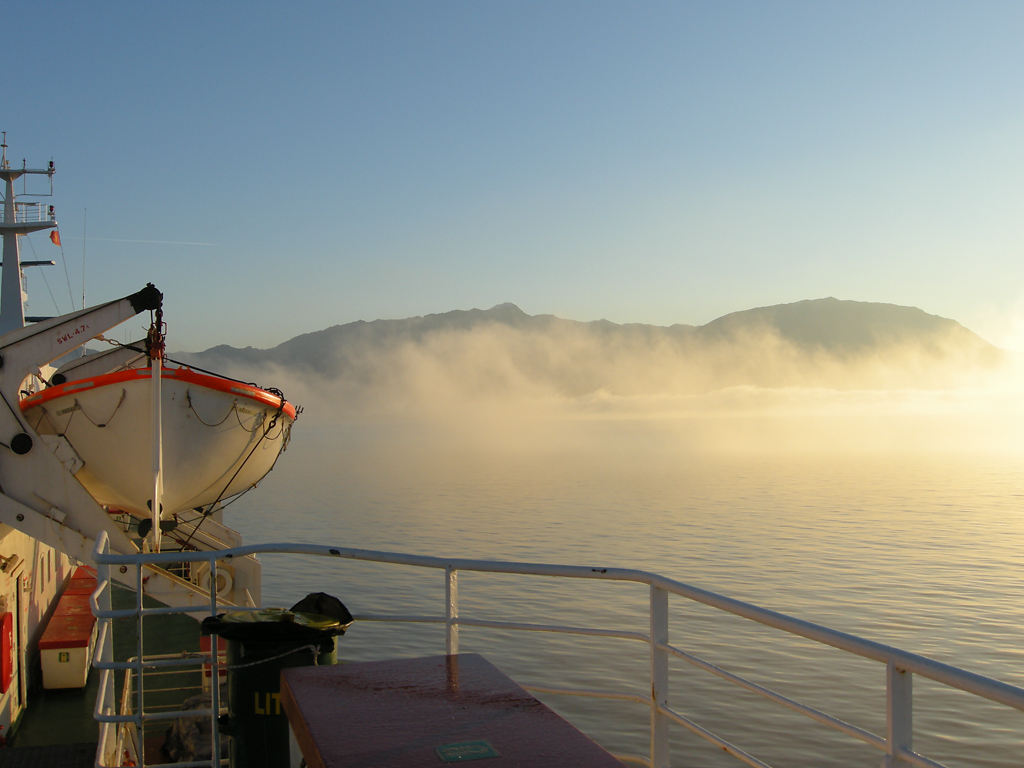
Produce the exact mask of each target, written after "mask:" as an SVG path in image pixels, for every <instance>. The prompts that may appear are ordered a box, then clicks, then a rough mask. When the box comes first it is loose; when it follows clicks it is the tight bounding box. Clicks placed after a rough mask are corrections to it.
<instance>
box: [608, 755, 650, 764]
mask: <svg viewBox="0 0 1024 768" xmlns="http://www.w3.org/2000/svg"><path fill="white" fill-rule="evenodd" d="M612 757H614V758H615V759H616V760H618V761H619V762H620V763H636V764H637V765H645V766H647V768H651V760H650V758H647V757H644V756H643V755H632V754H623V753H622V752H612Z"/></svg>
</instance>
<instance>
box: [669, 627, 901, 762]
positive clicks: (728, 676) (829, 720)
mask: <svg viewBox="0 0 1024 768" xmlns="http://www.w3.org/2000/svg"><path fill="white" fill-rule="evenodd" d="M658 647H660V648H662V649H664V650H666V651H668V652H669V653H671V654H672V655H673V656H676V657H677V658H680V659H682V660H683V661H686V662H689V663H690V664H692V665H693V666H695V667H697V668H698V669H702V670H704V671H705V672H709V673H711V674H713V675H716V676H717V677H720V678H722V679H723V680H727V681H729V682H730V683H733V684H734V685H738V686H739V687H741V688H745V689H746V690H748V691H750V692H751V693H756V694H758V695H759V696H763V697H764V698H766V699H768V700H770V701H773V702H775V703H776V704H781V705H782V706H784V707H788V708H790V709H792V710H794V711H795V712H799V713H800V714H802V715H805V716H806V717H809V718H810V719H811V720H815V721H817V722H819V723H821V724H822V725H827V726H829V727H831V728H834V729H835V730H837V731H841V732H843V733H845V734H847V735H849V736H853V737H854V738H857V739H860V740H861V741H863V742H864V743H865V744H870V745H871V746H873V747H876V748H878V749H880V750H882V751H883V752H884V751H885V749H886V740H885V739H883V738H882V737H881V736H878V735H877V734H874V733H872V732H871V731H867V730H864V729H863V728H860V727H858V726H856V725H854V724H853V723H848V722H846V721H845V720H841V719H839V718H837V717H835V716H833V715H830V714H828V713H827V712H822V711H821V710H820V709H815V708H814V707H809V706H807V705H806V704H801V703H800V702H798V701H794V700H793V699H791V698H789V697H788V696H784V695H782V694H781V693H779V692H778V691H773V690H772V689H771V688H766V687H765V686H763V685H759V684H757V683H755V682H753V681H752V680H748V679H746V678H745V677H741V676H740V675H737V674H734V673H732V672H728V671H727V670H725V669H722V668H721V667H719V666H718V665H716V664H712V663H711V662H710V661H706V660H705V659H702V658H700V657H699V656H695V655H693V654H692V653H687V652H686V651H684V650H681V649H679V648H676V647H675V646H672V645H662V644H660V643H659V646H658Z"/></svg>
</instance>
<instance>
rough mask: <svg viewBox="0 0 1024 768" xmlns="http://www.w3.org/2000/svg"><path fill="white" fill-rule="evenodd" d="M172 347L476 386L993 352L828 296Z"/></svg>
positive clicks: (713, 381)
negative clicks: (263, 345)
mask: <svg viewBox="0 0 1024 768" xmlns="http://www.w3.org/2000/svg"><path fill="white" fill-rule="evenodd" d="M174 357H176V358H177V359H180V360H183V361H185V362H189V363H191V364H194V365H198V366H201V367H204V368H211V369H225V368H227V369H229V370H231V371H233V372H235V373H236V375H242V376H245V375H246V374H247V373H249V372H256V371H265V370H266V369H267V368H268V367H269V366H281V367H284V368H286V369H288V370H289V371H292V372H295V373H297V374H300V375H320V376H327V377H331V378H332V379H338V378H341V379H344V380H345V381H347V382H349V383H350V384H352V385H353V386H357V385H358V386H366V387H370V388H380V387H383V388H388V387H400V386H403V385H404V384H406V383H410V382H411V381H412V379H413V378H414V377H415V376H418V375H419V373H420V371H421V370H422V368H423V367H424V366H427V367H429V369H430V370H431V374H432V376H434V378H435V379H436V378H438V377H441V378H450V379H451V380H452V381H455V382H458V383H459V384H460V386H463V385H464V386H473V387H476V388H477V389H480V390H484V389H488V388H490V389H493V390H495V391H496V392H497V393H500V391H501V390H502V389H503V388H510V387H512V386H519V385H525V386H537V387H543V388H546V389H547V390H549V391H553V392H555V393H558V394H561V395H566V396H579V395H583V394H588V393H592V392H598V391H607V392H612V393H617V394H638V393H645V392H651V391H658V392H664V391H672V392H685V391H707V390H709V389H716V388H721V387H726V386H737V385H755V386H794V385H796V386H830V387H857V386H868V387H874V386H904V387H905V386H911V387H934V386H944V385H946V384H949V383H951V382H952V381H953V379H958V378H960V377H961V376H962V375H963V374H966V373H970V372H972V371H975V370H978V369H989V368H992V367H993V366H995V365H997V364H998V363H999V362H1000V360H1001V359H1002V353H1001V352H1000V351H999V350H998V349H997V348H995V347H993V346H992V345H991V344H989V343H988V342H986V341H984V340H983V339H981V338H980V337H979V336H977V335H976V334H974V333H973V332H971V331H969V330H968V329H966V328H964V327H963V326H962V325H960V324H959V323H957V322H955V321H954V320H950V319H947V318H942V317H937V316H935V315H929V314H927V313H925V312H923V311H922V310H920V309H916V308H914V307H904V306H897V305H893V304H879V303H870V302H858V301H840V300H838V299H835V298H827V299H817V300H809V301H800V302H796V303H793V304H780V305H777V306H771V307H760V308H757V309H750V310H746V311H742V312H734V313H732V314H728V315H725V316H723V317H720V318H718V319H716V320H714V321H712V322H710V323H708V324H706V325H703V326H689V325H672V326H667V327H666V326H654V325H644V324H616V323H611V322H608V321H606V320H598V321H594V322H577V321H574V320H565V319H561V318H558V317H554V316H552V315H528V314H526V313H525V312H523V311H522V310H521V309H519V307H517V306H515V305H514V304H499V305H497V306H495V307H492V308H491V309H488V310H480V309H471V310H456V311H452V312H445V313H443V314H435V315H426V316H422V317H412V318H407V319H401V320H374V321H372V322H364V321H358V322H354V323H347V324H345V325H336V326H332V327H330V328H327V329H325V330H322V331H316V332H314V333H307V334H303V335H301V336H296V337H295V338H293V339H290V340H289V341H286V342H284V343H282V344H279V345H278V346H276V347H273V348H271V349H255V348H253V347H246V348H243V349H237V348H234V347H229V346H218V347H213V348H211V349H208V350H206V351H204V352H200V353H196V354H185V353H180V354H177V355H175V356H174ZM854 373H856V374H857V375H856V376H854ZM250 375H251V374H250Z"/></svg>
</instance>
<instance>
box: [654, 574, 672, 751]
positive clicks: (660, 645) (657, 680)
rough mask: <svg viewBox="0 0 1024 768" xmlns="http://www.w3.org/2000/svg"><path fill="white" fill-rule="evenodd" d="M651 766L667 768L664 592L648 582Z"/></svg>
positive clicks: (665, 604) (665, 603) (665, 618)
mask: <svg viewBox="0 0 1024 768" xmlns="http://www.w3.org/2000/svg"><path fill="white" fill-rule="evenodd" d="M650 618H651V634H650V637H651V768H668V718H667V717H666V716H665V715H664V714H662V712H661V711H660V710H659V708H660V707H667V706H668V651H666V650H665V646H666V645H668V592H666V591H665V590H664V589H662V588H661V587H656V586H654V585H653V584H652V585H651V613H650Z"/></svg>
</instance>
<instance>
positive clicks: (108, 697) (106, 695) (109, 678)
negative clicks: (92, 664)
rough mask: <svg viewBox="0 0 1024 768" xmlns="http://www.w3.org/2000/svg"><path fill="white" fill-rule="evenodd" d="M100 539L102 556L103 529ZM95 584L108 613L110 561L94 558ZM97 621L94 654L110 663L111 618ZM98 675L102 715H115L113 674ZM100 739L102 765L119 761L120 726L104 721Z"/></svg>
mask: <svg viewBox="0 0 1024 768" xmlns="http://www.w3.org/2000/svg"><path fill="white" fill-rule="evenodd" d="M99 541H100V544H101V547H102V549H101V550H100V552H101V553H102V554H104V555H106V554H109V553H110V548H109V546H108V545H109V540H108V539H107V534H106V533H105V532H104V533H101V534H100V539H99ZM96 584H97V588H100V587H99V585H105V586H104V587H102V589H103V591H102V592H101V593H100V594H99V599H98V600H97V601H96V602H97V604H98V606H99V609H100V612H101V613H107V614H109V613H110V611H111V609H112V607H113V603H112V595H111V592H112V591H113V585H112V584H111V583H110V564H109V563H105V562H101V561H100V560H99V558H97V562H96ZM97 621H98V622H100V623H101V624H103V625H104V628H105V630H106V631H102V632H100V633H99V634H100V635H101V636H102V638H103V645H102V647H100V648H97V649H96V656H97V658H98V659H99V660H100V662H103V663H108V664H109V663H110V662H112V661H113V660H114V632H113V629H114V627H113V624H114V620H113V619H111V618H102V619H97ZM100 675H101V678H100V679H101V680H102V681H103V683H102V685H103V693H102V694H101V696H102V700H103V702H104V703H105V705H106V707H107V708H108V709H104V711H103V712H102V713H101V714H104V715H116V714H117V692H116V690H115V688H114V681H115V680H114V673H113V672H112V671H110V670H102V671H101V672H100ZM111 731H113V733H114V738H113V742H114V746H113V754H111V752H110V746H109V744H108V743H107V740H106V739H107V737H108V736H109V734H110V733H111ZM100 741H101V742H103V743H101V744H100V745H99V746H100V749H99V750H97V752H98V753H102V755H103V764H104V765H106V764H107V763H115V762H120V757H121V746H120V745H121V728H120V727H119V726H117V725H111V724H108V723H104V724H103V727H102V728H101V729H100Z"/></svg>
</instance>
